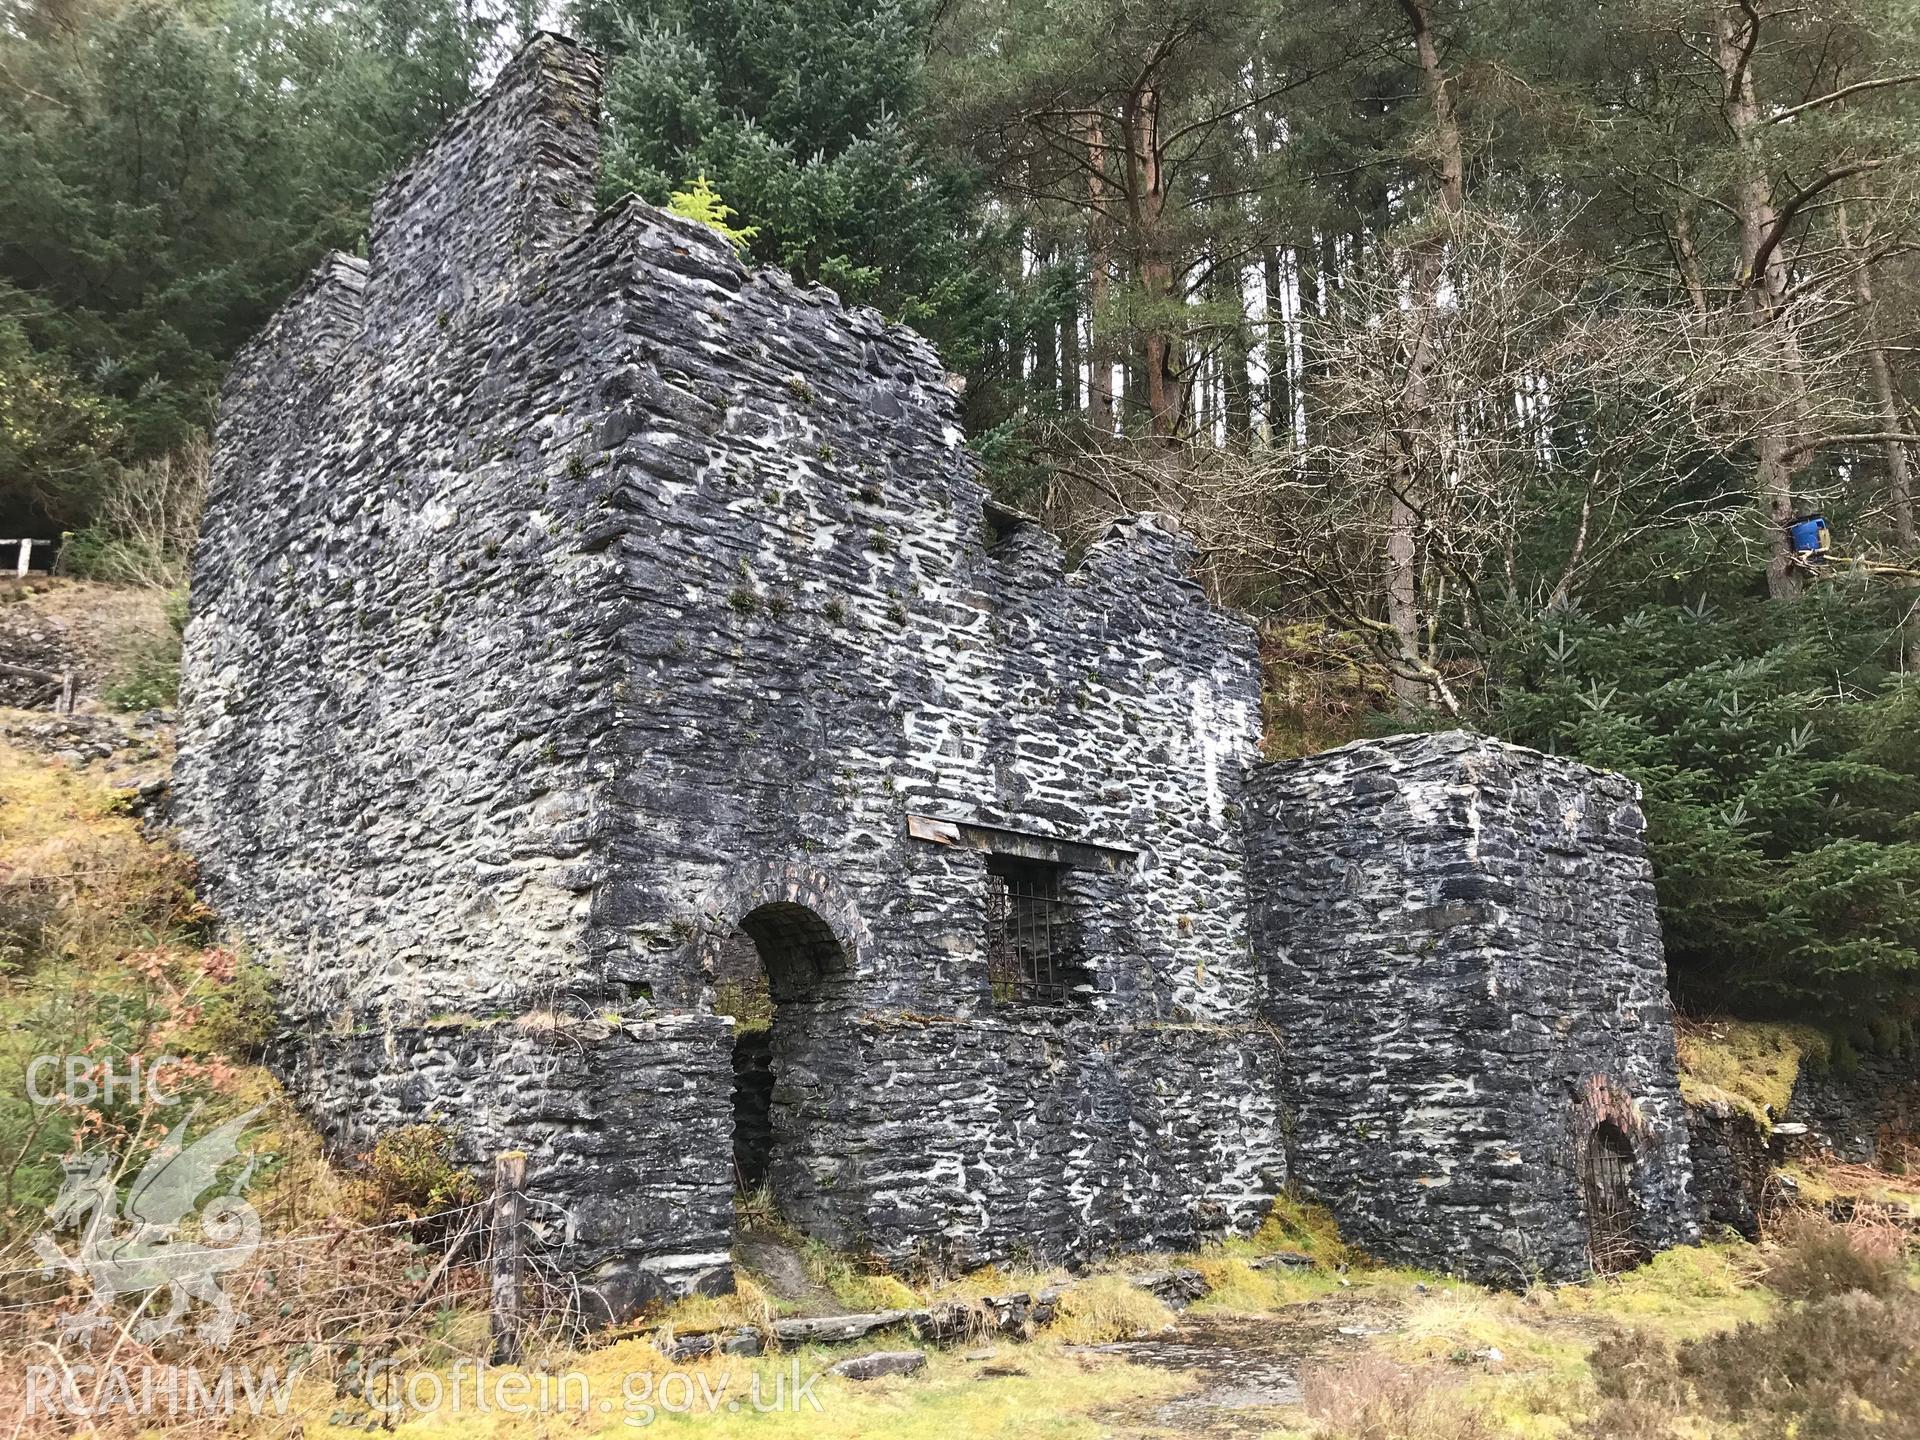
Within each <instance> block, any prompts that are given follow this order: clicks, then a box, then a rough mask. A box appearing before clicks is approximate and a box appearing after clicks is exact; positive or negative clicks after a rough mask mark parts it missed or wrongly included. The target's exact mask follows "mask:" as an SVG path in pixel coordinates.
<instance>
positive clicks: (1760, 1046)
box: [1679, 1020, 1830, 1129]
mask: <svg viewBox="0 0 1920 1440" xmlns="http://www.w3.org/2000/svg"><path fill="white" fill-rule="evenodd" d="M1679 1045H1680V1094H1681V1096H1682V1097H1683V1098H1684V1099H1686V1100H1688V1101H1691V1102H1693V1103H1694V1104H1703V1103H1707V1102H1711V1101H1716V1100H1718V1101H1724V1102H1726V1103H1728V1104H1731V1105H1734V1106H1736V1107H1738V1108H1739V1109H1741V1110H1744V1111H1746V1112H1747V1113H1748V1114H1749V1115H1751V1116H1753V1118H1754V1119H1755V1120H1757V1121H1759V1123H1760V1125H1761V1127H1762V1128H1763V1129H1764V1128H1768V1127H1771V1125H1772V1124H1773V1122H1774V1121H1775V1120H1778V1119H1779V1118H1780V1117H1781V1116H1782V1115H1784V1114H1786V1111H1787V1101H1788V1100H1789V1099H1791V1098H1792V1096H1793V1082H1794V1081H1795V1080H1796V1079H1798V1078H1799V1075H1800V1066H1801V1065H1802V1064H1803V1063H1811V1064H1821V1065H1824V1064H1825V1063H1826V1061H1827V1057H1828V1053H1829V1050H1830V1046H1829V1043H1828V1040H1827V1037H1826V1036H1825V1035H1823V1034H1821V1033H1820V1032H1819V1031H1818V1030H1815V1029H1813V1028H1812V1027H1811V1026H1808V1025H1785V1024H1771V1023H1764V1024H1763V1023H1760V1022H1757V1021H1748V1020H1712V1021H1696V1022H1689V1023H1684V1024H1682V1025H1681V1026H1680V1027H1679Z"/></svg>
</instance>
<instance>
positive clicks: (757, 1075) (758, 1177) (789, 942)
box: [714, 900, 850, 1218]
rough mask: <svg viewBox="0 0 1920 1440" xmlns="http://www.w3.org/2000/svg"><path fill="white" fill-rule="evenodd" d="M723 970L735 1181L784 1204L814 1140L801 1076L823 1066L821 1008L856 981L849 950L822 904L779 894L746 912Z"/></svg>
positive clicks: (719, 973) (719, 987) (724, 951)
mask: <svg viewBox="0 0 1920 1440" xmlns="http://www.w3.org/2000/svg"><path fill="white" fill-rule="evenodd" d="M714 972H715V973H714V1011H715V1013H716V1014H721V1015H730V1016H732V1017H733V1020H734V1050H733V1082H734V1083H733V1169H734V1186H735V1189H736V1190H737V1191H739V1192H740V1193H742V1194H747V1195H752V1194H755V1193H757V1192H761V1191H763V1190H764V1191H768V1192H771V1195H772V1198H773V1202H774V1204H775V1206H776V1207H779V1206H780V1202H781V1199H782V1192H783V1190H785V1189H787V1188H788V1186H787V1184H786V1183H785V1181H786V1179H787V1177H791V1176H792V1175H793V1174H794V1173H795V1167H797V1166H798V1165H799V1164H800V1163H801V1159H802V1157H803V1156H804V1155H805V1154H806V1153H807V1152H808V1150H809V1149H810V1147H811V1141H812V1136H811V1134H810V1127H809V1116H810V1113H811V1107H810V1106H809V1105H808V1103H807V1096H806V1094H805V1093H804V1086H803V1085H802V1084H801V1083H800V1080H801V1077H803V1076H805V1075H807V1074H810V1073H811V1072H812V1070H813V1066H812V1065H811V1064H810V1063H809V1059H810V1051H811V1050H812V1049H813V1047H814V1046H815V1044H816V1042H817V1037H818V1036H820V1035H821V1034H822V1033H823V1025H824V1023H825V1022H823V1019H822V1016H821V1014H820V1012H821V1010H822V1008H823V1007H825V1006H828V1005H829V1004H830V1003H831V1002H832V1001H833V1000H834V999H835V998H837V997H838V996H839V994H840V993H841V991H842V988H843V987H844V985H845V983H846V981H847V979H848V978H849V973H850V964H849V959H848V955H847V952H846V949H845V947H843V946H842V945H841V943H840V940H839V937H838V936H837V935H836V934H835V933H834V930H833V927H832V926H831V925H829V924H828V923H827V921H826V920H825V919H823V918H822V917H821V916H820V915H819V914H818V913H817V912H816V911H814V910H812V909H809V908H808V907H807V906H805V905H802V904H799V903H797V902H795V901H790V900H778V901H771V902H768V903H765V904H761V905H758V906H756V907H755V908H753V909H751V910H749V911H747V913H746V914H744V915H743V916H741V917H740V920H739V921H738V923H737V924H736V926H735V927H734V929H733V931H732V933H730V934H729V935H727V936H726V937H725V938H724V939H723V940H722V941H721V943H720V946H719V950H718V952H717V955H716V957H715V962H714ZM795 1218H798V1217H795Z"/></svg>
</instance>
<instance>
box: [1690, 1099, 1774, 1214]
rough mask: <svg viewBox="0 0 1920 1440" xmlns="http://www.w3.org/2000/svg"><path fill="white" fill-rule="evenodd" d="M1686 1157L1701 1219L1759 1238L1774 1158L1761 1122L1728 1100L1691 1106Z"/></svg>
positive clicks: (1710, 1101)
mask: <svg viewBox="0 0 1920 1440" xmlns="http://www.w3.org/2000/svg"><path fill="white" fill-rule="evenodd" d="M1687 1153H1688V1156H1689V1157H1690V1158H1691V1159H1692V1161H1693V1193H1694V1195H1695V1197H1696V1198H1697V1199H1698V1201H1699V1204H1700V1218H1701V1220H1702V1221H1704V1222H1706V1223H1707V1224H1709V1225H1724V1226H1726V1227H1727V1228H1728V1229H1730V1230H1735V1231H1738V1232H1739V1233H1740V1234H1741V1235H1744V1236H1745V1237H1746V1238H1747V1239H1749V1240H1758V1239H1759V1238H1760V1216H1761V1212H1762V1209H1763V1207H1764V1204H1765V1201H1766V1190H1767V1180H1768V1178H1769V1177H1770V1176H1771V1175H1772V1174H1773V1168H1774V1159H1775V1157H1774V1155H1773V1153H1772V1149H1771V1147H1770V1145H1769V1143H1768V1136H1767V1134H1766V1132H1765V1131H1764V1130H1763V1129H1762V1128H1761V1126H1760V1122H1759V1121H1757V1120H1755V1119H1754V1118H1753V1116H1751V1115H1749V1114H1748V1113H1747V1112H1746V1111H1744V1110H1742V1109H1740V1108H1739V1107H1738V1106H1736V1105H1731V1104H1728V1103H1727V1102H1726V1101H1724V1100H1707V1101H1701V1102H1698V1103H1693V1102H1689V1103H1688V1105H1687Z"/></svg>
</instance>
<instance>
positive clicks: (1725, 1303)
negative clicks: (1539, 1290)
mask: <svg viewBox="0 0 1920 1440" xmlns="http://www.w3.org/2000/svg"><path fill="white" fill-rule="evenodd" d="M1758 1276H1759V1256H1758V1253H1757V1252H1756V1251H1755V1250H1754V1248H1753V1247H1752V1246H1750V1245H1747V1244H1745V1243H1744V1242H1734V1243H1730V1244H1725V1245H1685V1246H1680V1247H1678V1248H1676V1249H1673V1250H1664V1251H1662V1252H1661V1253H1660V1254H1658V1255H1656V1256H1654V1258H1653V1259H1652V1260H1649V1261H1648V1262H1647V1263H1646V1264H1645V1265H1642V1266H1640V1267H1639V1268H1637V1269H1634V1270H1629V1271H1626V1272H1625V1273H1624V1274H1620V1275H1609V1276H1599V1277H1596V1278H1594V1279H1592V1280H1589V1281H1587V1282H1586V1283H1585V1284H1584V1285H1569V1286H1566V1287H1564V1288H1563V1289H1561V1290H1558V1291H1556V1292H1554V1293H1555V1295H1556V1298H1557V1301H1558V1303H1559V1304H1561V1305H1563V1306H1565V1307H1566V1308H1568V1309H1569V1310H1574V1311H1582V1312H1586V1313H1590V1314H1594V1315H1604V1316H1607V1317H1609V1318H1612V1319H1615V1320H1620V1321H1625V1322H1629V1323H1631V1324H1633V1325H1634V1326H1635V1328H1639V1329H1652V1330H1657V1331H1659V1332H1660V1333H1662V1334H1665V1335H1668V1336H1670V1337H1673V1338H1676V1339H1692V1338H1694V1337H1696V1336H1700V1335H1706V1334H1710V1333H1712V1332H1714V1331H1718V1330H1730V1329H1732V1328H1733V1327H1734V1326H1735V1325H1738V1324H1740V1323H1741V1322H1742V1321H1746V1320H1753V1321H1760V1320H1765V1319H1766V1318H1767V1317H1768V1316H1769V1315H1771V1314H1772V1313H1773V1311H1774V1309H1775V1308H1776V1306H1777V1304H1778V1302H1777V1300H1776V1299H1775V1297H1774V1295H1773V1294H1772V1292H1771V1291H1768V1290H1766V1289H1764V1288H1762V1287H1761V1285H1760V1284H1759V1280H1758Z"/></svg>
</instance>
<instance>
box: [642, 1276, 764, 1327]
mask: <svg viewBox="0 0 1920 1440" xmlns="http://www.w3.org/2000/svg"><path fill="white" fill-rule="evenodd" d="M773 1314H774V1307H773V1301H772V1299H771V1297H769V1296H768V1294H767V1292H766V1291H764V1290H762V1289H761V1288H760V1287H759V1286H758V1285H756V1284H754V1282H753V1280H752V1279H751V1278H750V1277H749V1276H747V1275H746V1274H744V1273H743V1272H741V1271H739V1270H735V1271H734V1277H733V1293H732V1294H731V1295H689V1296H688V1297H687V1298H686V1299H684V1300H676V1301H675V1302H674V1303H673V1304H672V1305H671V1306H669V1307H668V1309H667V1311H666V1313H664V1314H663V1315H661V1317H660V1319H659V1321H658V1324H659V1325H660V1326H663V1327H665V1328H666V1329H668V1330H670V1331H674V1332H677V1333H679V1334H683V1335H692V1334H697V1333H700V1332H702V1331H706V1330H725V1329H733V1328H738V1327H740V1326H751V1327H752V1328H753V1329H755V1330H764V1329H766V1328H768V1327H769V1326H770V1325H771V1324H772V1323H773Z"/></svg>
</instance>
